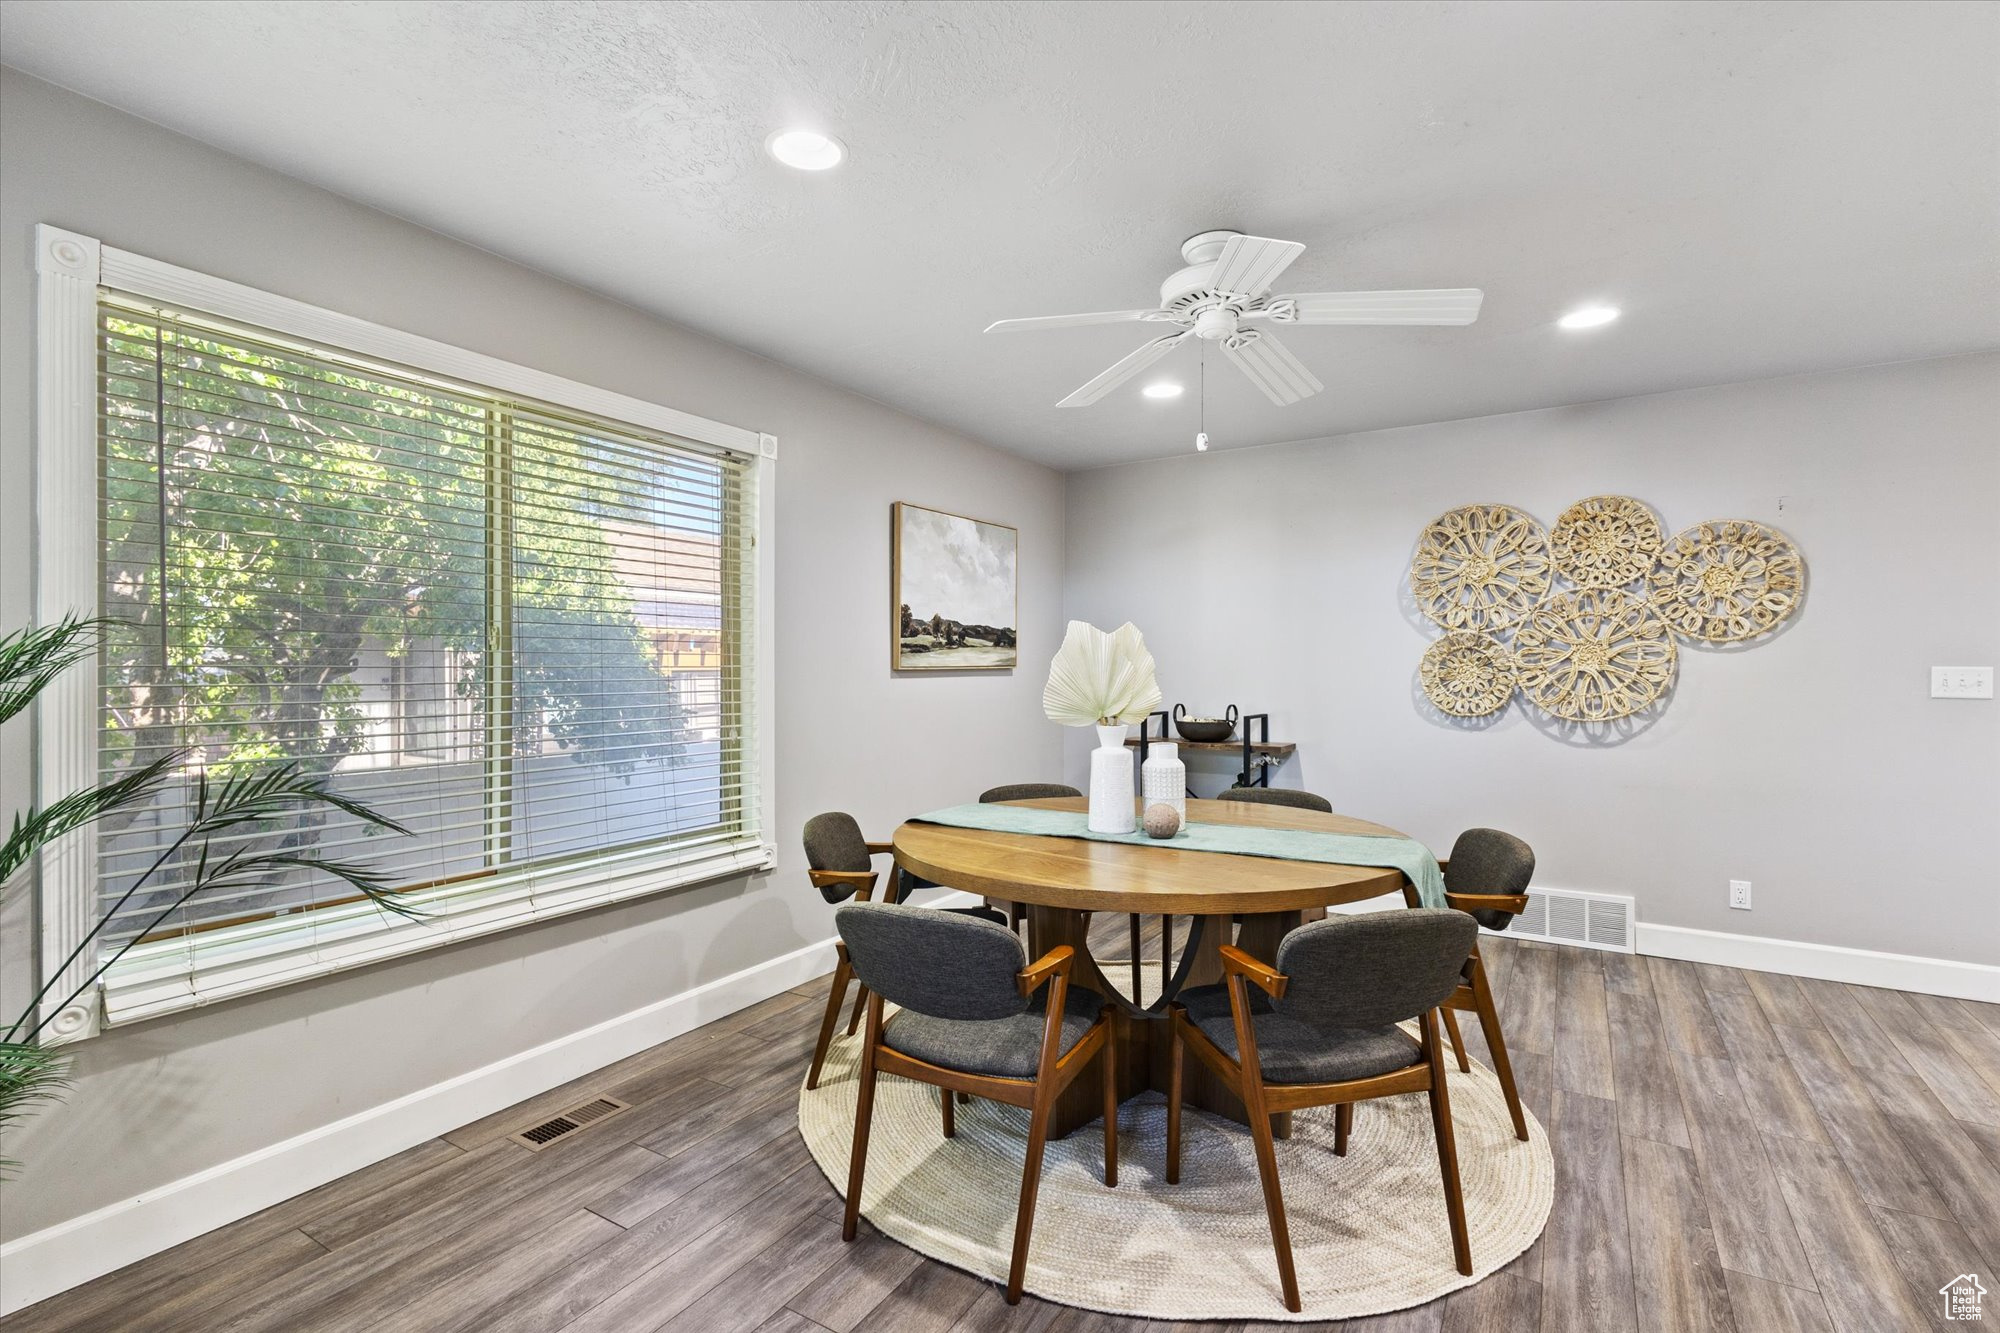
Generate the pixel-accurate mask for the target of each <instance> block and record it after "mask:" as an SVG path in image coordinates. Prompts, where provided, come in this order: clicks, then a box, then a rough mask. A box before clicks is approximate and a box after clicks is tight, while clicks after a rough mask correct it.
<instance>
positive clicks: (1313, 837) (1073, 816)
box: [916, 804, 1445, 907]
mask: <svg viewBox="0 0 2000 1333" xmlns="http://www.w3.org/2000/svg"><path fill="white" fill-rule="evenodd" d="M916 818H917V820H918V821H919V822H921V823H925V824H946V825H949V826H951V827H952V828H976V829H984V830H986V831H987V832H989V833H1031V834H1036V835H1038V836H1040V837H1044V838H1088V839H1090V840H1091V841H1092V842H1129V843H1132V844H1134V845H1135V846H1140V847H1171V848H1173V849H1175V850H1176V851H1182V852H1226V853H1229V854H1230V855H1233V856H1269V857H1273V858H1275V859H1277V860H1280V861H1324V862H1327V863H1329V864H1332V865H1348V866H1381V867H1384V868H1385V869H1395V870H1400V871H1402V872H1403V874H1404V875H1405V876H1406V877H1407V878H1408V879H1409V881H1410V883H1412V884H1414V885H1416V886H1417V896H1418V898H1420V899H1421V900H1422V901H1423V904H1424V906H1426V907H1443V906H1444V905H1445V902H1444V873H1443V872H1442V871H1440V870H1439V869H1438V863H1437V858H1436V857H1435V856H1432V855H1431V851H1430V848H1428V847H1426V846H1424V845H1423V844H1422V843H1420V842H1416V841H1413V840H1412V839H1409V838H1399V837H1393V836H1389V835H1386V834H1370V833H1321V832H1318V831H1317V830H1313V829H1288V828H1261V827H1256V826H1252V825H1247V824H1199V823H1194V822H1192V821H1190V822H1189V823H1187V824H1186V825H1184V826H1183V827H1182V829H1181V831H1180V833H1179V834H1178V835H1176V836H1175V837H1172V838H1167V839H1164V840H1163V839H1159V838H1149V837H1147V836H1146V835H1145V834H1144V833H1143V832H1134V833H1092V832H1091V831H1090V816H1088V815H1086V814H1083V813H1081V812H1079V811H1074V810H1042V809H1037V808H1036V807H1034V806H1029V805H984V804H981V805H954V806H950V807H948V808H946V809H943V810H933V811H931V812H930V813H929V814H926V815H918V816H917V817H916Z"/></svg>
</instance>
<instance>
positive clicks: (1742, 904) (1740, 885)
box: [1729, 879, 1750, 912]
mask: <svg viewBox="0 0 2000 1333" xmlns="http://www.w3.org/2000/svg"><path fill="white" fill-rule="evenodd" d="M1729 905H1730V906H1731V907H1734V908H1735V909H1736V910H1737V911H1739V912H1747V911H1749V910H1750V881H1749V880H1747V879H1732V880H1730V881H1729Z"/></svg>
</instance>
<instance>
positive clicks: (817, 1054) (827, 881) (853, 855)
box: [805, 810, 1007, 1088]
mask: <svg viewBox="0 0 2000 1333" xmlns="http://www.w3.org/2000/svg"><path fill="white" fill-rule="evenodd" d="M805 844H806V866H807V870H806V875H807V877H808V878H809V879H811V880H812V883H813V887H814V888H816V889H818V890H819V892H820V896H821V897H822V898H824V899H826V900H827V901H828V902H829V903H844V902H846V901H847V900H848V899H849V898H859V899H860V900H861V901H863V902H867V901H868V900H869V898H870V896H871V895H872V894H873V893H874V892H875V880H876V875H875V858H876V857H877V856H881V855H884V854H886V853H888V852H891V851H893V850H894V848H893V847H892V845H891V844H889V843H886V842H870V841H868V839H866V838H864V837H863V836H862V835H861V825H859V824H857V823H856V822H855V821H854V816H853V815H850V814H846V813H844V812H843V811H839V810H832V811H828V812H827V813H826V814H823V815H814V816H813V817H812V818H811V819H808V820H807V821H806V829H805ZM890 873H891V875H892V876H894V878H892V879H891V880H890V892H889V893H888V894H886V895H885V896H886V897H887V899H888V901H889V902H891V903H899V902H901V901H902V899H903V897H904V895H905V894H906V893H908V891H909V890H908V878H907V876H905V875H904V874H903V872H902V871H901V870H899V869H894V868H892V869H891V871H890ZM944 910H945V911H946V912H950V913H956V914H959V915H964V916H976V917H981V918H983V919H985V920H988V921H995V922H999V923H1001V924H1003V925H1004V924H1005V923H1006V920H1007V918H1006V917H1004V916H1002V915H1001V914H1000V913H998V912H996V911H994V910H993V909H992V908H990V907H947V908H945V909H944ZM852 975H853V973H852V972H850V971H849V970H848V968H847V966H846V964H844V963H835V965H834V969H833V987H832V989H831V991H829V993H828V994H827V997H826V1016H825V1017H824V1018H823V1019H821V1020H820V1025H819V1041H818V1043H817V1044H815V1045H814V1047H813V1058H812V1068H811V1069H810V1070H808V1071H807V1073H806V1087H808V1088H816V1087H818V1086H819V1071H820V1066H822V1065H824V1064H825V1063H826V1048H827V1047H828V1046H829V1045H831V1044H832V1043H833V1028H834V1024H836V1023H838V1022H839V1021H840V1001H841V997H843V996H844V995H846V994H847V983H848V980H849V978H850V977H852ZM867 996H868V988H867V987H866V986H865V985H864V986H863V987H862V988H861V989H860V991H858V992H857V993H856V994H855V996H854V1012H853V1014H851V1015H850V1016H849V1017H848V1020H847V1033H848V1035H849V1036H852V1035H854V1030H855V1029H856V1028H857V1027H859V1026H861V1005H862V1002H863V1001H864V1000H865V999H866V998H867Z"/></svg>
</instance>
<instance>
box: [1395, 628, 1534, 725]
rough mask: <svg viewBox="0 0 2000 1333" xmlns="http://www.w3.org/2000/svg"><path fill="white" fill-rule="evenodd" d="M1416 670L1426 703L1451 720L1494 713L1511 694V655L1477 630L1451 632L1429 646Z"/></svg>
mask: <svg viewBox="0 0 2000 1333" xmlns="http://www.w3.org/2000/svg"><path fill="white" fill-rule="evenodd" d="M1417 671H1418V674H1419V675H1420V676H1422V678H1423V683H1424V693H1425V694H1426V695H1428V696H1430V701H1431V702H1432V703H1434V704H1436V705H1437V706H1438V708H1439V709H1440V710H1441V711H1443V712H1446V713H1450V714H1451V715H1452V716H1453V717H1485V716H1487V715H1488V714H1489V713H1497V712H1499V711H1500V710H1501V709H1503V708H1505V707H1506V706H1507V697H1508V696H1509V695H1511V694H1513V693H1514V654H1512V653H1510V652H1508V651H1507V645H1506V644H1504V643H1502V642H1500V640H1498V639H1496V638H1494V637H1493V636H1492V635H1491V634H1482V633H1480V632H1479V631H1478V630H1470V629H1461V630H1453V631H1452V632H1451V633H1449V634H1447V635H1445V636H1444V637H1443V638H1442V639H1439V640H1438V641H1437V642H1436V643H1433V644H1432V645H1431V646H1430V647H1429V648H1428V649H1427V650H1425V652H1424V660H1423V662H1422V663H1421V664H1420V665H1419V666H1418V668H1417Z"/></svg>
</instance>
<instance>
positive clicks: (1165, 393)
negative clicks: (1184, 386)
mask: <svg viewBox="0 0 2000 1333" xmlns="http://www.w3.org/2000/svg"><path fill="white" fill-rule="evenodd" d="M1139 392H1140V393H1143V394H1145V395H1146V396H1147V397H1148V398H1178V397H1180V396H1181V386H1180V385H1178V384H1172V383H1169V382H1168V381H1166V380H1161V381H1160V382H1159V383H1158V384H1148V385H1147V386H1146V387H1145V388H1143V389H1141V390H1139Z"/></svg>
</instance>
